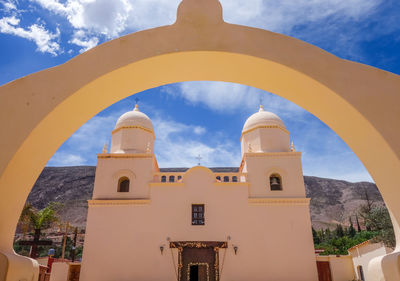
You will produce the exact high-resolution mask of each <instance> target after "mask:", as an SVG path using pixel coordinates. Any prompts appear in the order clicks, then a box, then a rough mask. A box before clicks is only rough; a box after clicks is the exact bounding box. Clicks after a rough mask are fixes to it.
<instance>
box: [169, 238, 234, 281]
mask: <svg viewBox="0 0 400 281" xmlns="http://www.w3.org/2000/svg"><path fill="white" fill-rule="evenodd" d="M170 247H171V248H177V249H178V250H179V255H178V259H179V260H178V277H179V281H219V249H220V248H226V247H227V243H226V242H203V241H201V242H186V241H185V242H171V243H170Z"/></svg>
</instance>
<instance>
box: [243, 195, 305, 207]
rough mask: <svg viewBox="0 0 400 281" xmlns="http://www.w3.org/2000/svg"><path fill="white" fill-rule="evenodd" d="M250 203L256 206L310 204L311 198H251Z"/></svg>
mask: <svg viewBox="0 0 400 281" xmlns="http://www.w3.org/2000/svg"><path fill="white" fill-rule="evenodd" d="M249 204H250V205H255V206H288V205H290V206H309V205H310V198H263V197H260V198H258V197H257V198H249Z"/></svg>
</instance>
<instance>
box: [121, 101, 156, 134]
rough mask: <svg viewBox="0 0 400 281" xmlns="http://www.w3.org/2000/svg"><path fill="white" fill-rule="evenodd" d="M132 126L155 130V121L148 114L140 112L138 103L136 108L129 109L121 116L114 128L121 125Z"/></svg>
mask: <svg viewBox="0 0 400 281" xmlns="http://www.w3.org/2000/svg"><path fill="white" fill-rule="evenodd" d="M131 126H139V127H143V128H145V129H148V130H151V131H153V123H152V122H151V120H150V118H149V117H148V116H147V115H146V114H144V113H143V112H140V110H139V107H138V105H136V106H135V109H134V110H132V111H128V112H127V113H124V114H122V115H121V117H119V119H118V121H117V124H116V125H115V128H114V130H115V129H118V128H121V127H131Z"/></svg>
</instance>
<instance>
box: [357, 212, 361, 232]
mask: <svg viewBox="0 0 400 281" xmlns="http://www.w3.org/2000/svg"><path fill="white" fill-rule="evenodd" d="M356 221H357V232H361V226H360V222H359V221H358V215H357V214H356Z"/></svg>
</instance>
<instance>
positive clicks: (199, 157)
mask: <svg viewBox="0 0 400 281" xmlns="http://www.w3.org/2000/svg"><path fill="white" fill-rule="evenodd" d="M196 159H197V160H198V161H199V164H198V165H199V166H200V161H201V159H203V158H202V157H201V156H200V154H199V156H197V157H196Z"/></svg>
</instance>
